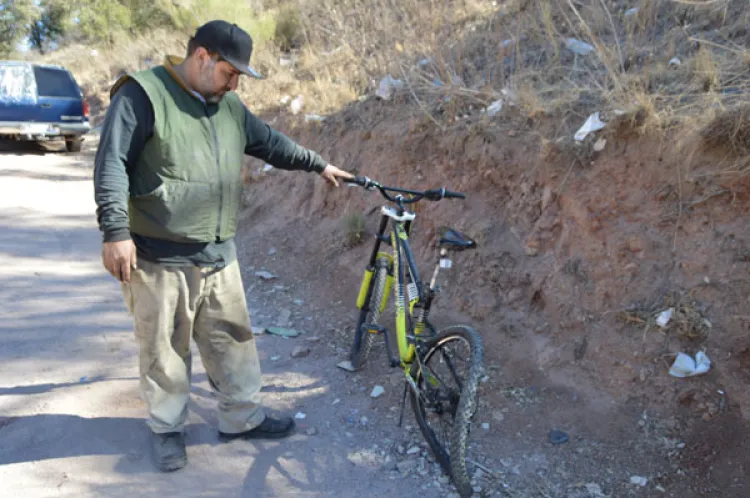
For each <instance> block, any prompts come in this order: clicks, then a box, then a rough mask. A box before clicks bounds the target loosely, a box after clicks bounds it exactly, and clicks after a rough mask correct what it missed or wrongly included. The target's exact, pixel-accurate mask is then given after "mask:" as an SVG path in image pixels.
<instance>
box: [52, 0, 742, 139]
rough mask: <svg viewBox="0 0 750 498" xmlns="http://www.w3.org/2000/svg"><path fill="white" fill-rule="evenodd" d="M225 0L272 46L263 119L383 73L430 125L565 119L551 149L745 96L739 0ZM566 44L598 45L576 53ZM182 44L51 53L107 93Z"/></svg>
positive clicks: (134, 43) (326, 106)
mask: <svg viewBox="0 0 750 498" xmlns="http://www.w3.org/2000/svg"><path fill="white" fill-rule="evenodd" d="M216 2H218V3H216ZM229 3H231V4H232V5H231V6H227V7H226V8H229V7H231V8H232V9H233V10H232V15H234V16H235V17H237V18H238V19H241V20H242V22H243V23H244V24H245V25H248V26H250V28H248V29H250V30H251V33H253V34H257V36H259V37H260V38H261V40H265V39H270V40H273V39H276V41H277V43H275V44H273V43H265V44H263V43H261V44H260V45H259V47H258V49H257V50H256V52H255V55H254V57H253V63H254V65H256V66H257V67H258V68H259V69H260V70H261V71H262V72H263V73H265V74H266V75H267V76H268V79H267V80H265V81H261V82H257V81H252V82H251V81H244V82H243V84H242V86H241V88H240V93H241V95H243V96H244V97H245V98H246V100H247V102H248V104H251V105H252V107H253V109H254V110H256V111H258V112H272V113H273V112H278V111H279V110H280V108H281V109H287V107H286V105H285V104H281V102H282V99H283V98H284V97H285V96H288V97H291V98H294V97H295V96H297V95H301V96H302V97H303V98H304V102H305V104H304V107H303V113H318V114H330V113H334V112H336V111H337V110H339V109H341V108H342V107H343V106H344V105H346V104H348V103H350V102H353V101H356V100H357V99H358V98H361V97H362V96H367V95H373V94H374V92H375V90H376V89H377V86H378V83H379V81H380V79H381V78H382V77H383V76H385V75H387V74H391V75H392V76H393V77H394V78H399V79H401V80H402V81H403V82H404V83H405V85H404V88H403V90H402V91H401V92H400V95H397V96H396V97H395V98H397V99H399V102H401V103H408V104H409V105H411V106H413V108H414V109H416V110H418V111H419V112H421V113H423V114H424V115H425V116H427V117H429V121H430V122H431V123H433V124H435V125H437V126H440V127H447V126H452V125H454V124H456V123H460V122H462V121H463V120H465V119H467V118H468V119H470V120H482V119H483V118H482V115H481V110H482V109H484V108H485V107H486V106H487V105H488V104H490V103H491V102H493V101H494V100H497V99H504V100H505V101H506V108H509V107H510V105H507V104H511V103H513V104H515V105H516V106H517V108H518V110H519V111H520V112H521V114H522V115H524V116H526V117H531V118H536V117H546V118H548V119H550V120H554V121H556V122H558V123H561V125H560V126H556V127H554V130H555V136H554V137H552V140H553V141H554V140H556V139H557V138H559V137H560V136H571V135H572V132H574V131H575V129H576V128H577V127H579V126H580V125H581V124H582V123H583V121H585V119H586V117H587V116H588V114H590V113H592V112H595V111H600V112H601V113H602V115H606V116H609V117H610V118H611V119H614V120H615V126H614V127H613V128H614V129H616V130H620V131H622V132H623V133H634V132H635V133H640V134H642V133H644V132H645V131H647V130H649V131H653V132H656V131H664V130H665V129H667V128H669V127H670V126H674V125H687V124H689V125H690V126H692V127H694V128H702V127H704V126H705V125H706V123H707V122H709V121H711V120H712V119H714V116H715V114H716V112H717V110H718V111H723V110H724V109H728V108H732V107H733V106H735V105H737V103H739V102H743V101H746V100H747V95H748V91H749V88H748V83H749V82H750V55H748V54H749V52H748V50H747V49H746V48H745V47H747V46H748V45H749V43H748V42H750V34H749V33H748V25H749V24H748V23H749V22H750V9H746V8H745V4H746V2H745V1H744V0H716V1H713V2H708V3H706V4H703V5H701V4H699V3H696V2H675V1H664V0H640V1H635V2H634V1H627V2H626V1H624V0H592V1H590V2H576V1H572V0H547V1H544V2H534V1H530V0H506V1H494V2H493V1H491V0H419V1H416V0H406V1H404V0H319V1H315V2H312V1H303V0H273V1H272V0H266V1H261V0H256V1H254V2H252V5H253V7H254V8H255V10H251V9H250V8H249V7H244V6H242V5H240V4H237V3H232V2H229ZM209 4H211V5H214V6H215V5H224V4H227V5H228V3H227V0H212V2H209ZM633 7H636V8H637V11H635V13H632V11H631V12H630V13H628V11H629V9H631V8H633ZM223 10H226V9H224V8H223V7H222V11H218V13H217V12H216V11H212V10H211V9H210V8H206V7H203V8H202V9H199V10H197V11H195V12H196V14H195V17H196V19H195V21H196V22H198V21H202V20H205V19H207V18H210V17H214V16H216V17H226V15H225V12H223ZM261 11H262V12H263V13H262V14H257V12H261ZM269 33H270V34H269ZM569 38H574V39H578V40H581V41H584V42H586V43H588V44H590V45H592V46H593V47H594V48H595V50H594V51H593V52H591V53H589V54H587V55H577V54H575V53H573V52H572V51H571V50H569V49H568V48H567V47H566V40H568V39H569ZM185 39H186V36H185V34H168V33H163V32H160V33H154V34H153V36H150V37H149V39H143V40H131V41H127V42H125V41H123V42H122V43H121V44H119V45H118V47H116V48H114V49H113V50H111V51H101V52H100V55H99V56H98V57H96V58H91V57H88V56H85V57H81V54H82V50H81V49H74V48H71V49H68V50H66V51H62V52H60V53H57V54H54V55H53V57H54V58H55V59H59V60H62V61H63V62H65V63H66V64H68V65H69V66H71V68H72V69H73V70H74V71H75V72H76V74H77V75H78V76H79V77H80V79H82V80H83V81H84V82H85V83H87V84H89V85H90V86H92V87H100V88H103V87H105V86H106V85H107V84H109V83H110V82H111V81H112V80H113V79H114V78H115V77H116V76H117V74H119V73H120V72H121V71H123V70H125V69H136V68H141V67H145V65H146V64H145V62H144V61H145V60H146V59H151V60H159V59H160V58H161V55H163V54H164V53H165V52H167V51H169V52H175V51H176V52H179V53H181V52H182V51H183V50H184V49H183V47H184V40H185ZM124 47H128V48H129V49H130V48H132V50H126V49H125V48H124ZM84 53H85V52H84ZM68 54H69V56H68ZM673 57H676V58H678V59H679V63H672V64H670V60H671V59H672V58H673ZM510 94H512V95H514V97H513V98H512V99H511V98H509V97H508V95H510ZM615 111H618V112H617V113H615ZM284 112H287V111H284ZM503 112H506V111H503ZM623 116H624V117H623ZM484 121H485V122H486V123H487V124H491V123H492V122H493V121H491V120H484ZM737 136H739V135H737ZM740 141H741V140H740Z"/></svg>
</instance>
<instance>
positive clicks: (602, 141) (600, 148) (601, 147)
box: [594, 138, 607, 152]
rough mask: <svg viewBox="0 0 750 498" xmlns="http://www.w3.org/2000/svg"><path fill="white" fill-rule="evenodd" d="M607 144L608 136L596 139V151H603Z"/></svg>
mask: <svg viewBox="0 0 750 498" xmlns="http://www.w3.org/2000/svg"><path fill="white" fill-rule="evenodd" d="M606 146H607V139H606V138H600V139H599V140H597V141H596V143H595V144H594V151H596V152H601V151H603V150H604V147H606Z"/></svg>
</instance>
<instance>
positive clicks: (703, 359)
mask: <svg viewBox="0 0 750 498" xmlns="http://www.w3.org/2000/svg"><path fill="white" fill-rule="evenodd" d="M710 368H711V360H710V359H709V358H708V356H706V354H705V353H704V352H703V351H700V352H698V353H697V354H696V355H695V358H691V357H690V356H689V355H687V354H685V353H677V358H675V359H674V363H672V368H670V369H669V375H671V376H672V377H679V378H684V377H693V376H695V375H701V374H704V373H706V372H708V371H709V369H710Z"/></svg>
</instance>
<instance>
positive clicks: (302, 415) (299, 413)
mask: <svg viewBox="0 0 750 498" xmlns="http://www.w3.org/2000/svg"><path fill="white" fill-rule="evenodd" d="M294 418H296V419H298V420H302V419H304V418H307V415H305V414H304V413H302V412H297V414H296V415H295V416H294Z"/></svg>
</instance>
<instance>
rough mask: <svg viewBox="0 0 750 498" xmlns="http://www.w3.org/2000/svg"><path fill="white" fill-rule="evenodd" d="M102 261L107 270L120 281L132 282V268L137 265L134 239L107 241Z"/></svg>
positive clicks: (103, 247) (103, 246) (103, 248)
mask: <svg viewBox="0 0 750 498" xmlns="http://www.w3.org/2000/svg"><path fill="white" fill-rule="evenodd" d="M102 262H104V267H105V268H106V269H107V271H108V272H109V273H110V274H111V275H112V276H113V277H115V278H116V279H117V280H119V281H120V282H130V268H131V266H132V267H133V268H135V267H136V257H135V244H134V243H133V241H132V240H121V241H118V242H105V243H104V244H103V245H102Z"/></svg>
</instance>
